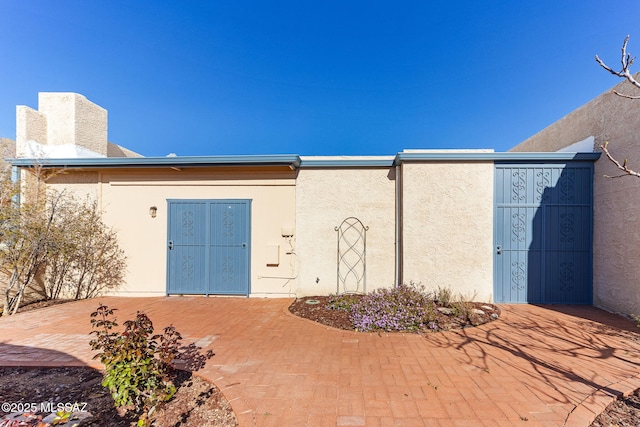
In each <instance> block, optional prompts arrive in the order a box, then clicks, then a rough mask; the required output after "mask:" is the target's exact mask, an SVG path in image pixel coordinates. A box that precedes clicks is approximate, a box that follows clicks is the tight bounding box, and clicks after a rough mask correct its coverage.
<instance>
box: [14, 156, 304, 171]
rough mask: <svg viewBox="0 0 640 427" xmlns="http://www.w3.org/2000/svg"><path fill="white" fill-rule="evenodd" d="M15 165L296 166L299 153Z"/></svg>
mask: <svg viewBox="0 0 640 427" xmlns="http://www.w3.org/2000/svg"><path fill="white" fill-rule="evenodd" d="M7 162H9V163H10V164H11V165H13V166H18V167H33V166H40V167H44V168H153V167H207V166H289V167H290V168H291V169H297V168H298V167H299V166H300V156H298V155H297V154H285V155H264V156H184V157H91V158H69V159H7Z"/></svg>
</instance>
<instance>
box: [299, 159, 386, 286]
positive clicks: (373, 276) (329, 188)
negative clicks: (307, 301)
mask: <svg viewBox="0 0 640 427" xmlns="http://www.w3.org/2000/svg"><path fill="white" fill-rule="evenodd" d="M394 194H395V177H394V175H393V169H391V170H390V169H389V168H358V169H352V168H333V169H331V168H329V169H304V168H303V169H301V170H300V172H299V174H298V180H297V185H296V198H297V204H296V253H297V257H298V262H297V266H298V268H299V272H298V287H297V290H296V294H297V295H298V296H305V295H326V294H329V293H336V290H337V287H336V286H337V232H336V231H335V229H334V228H335V227H336V226H339V225H340V224H341V223H342V221H343V220H344V219H346V218H348V217H351V216H353V217H357V218H358V219H360V221H362V223H363V224H364V225H365V226H368V227H369V230H368V231H367V245H366V251H367V254H366V270H367V277H366V287H367V291H370V290H373V289H376V288H380V287H389V286H392V285H393V283H394V274H395V273H394V265H395V264H394V263H395V260H394V253H395V252H394V251H395V243H394V240H395V225H394V224H395V196H394Z"/></svg>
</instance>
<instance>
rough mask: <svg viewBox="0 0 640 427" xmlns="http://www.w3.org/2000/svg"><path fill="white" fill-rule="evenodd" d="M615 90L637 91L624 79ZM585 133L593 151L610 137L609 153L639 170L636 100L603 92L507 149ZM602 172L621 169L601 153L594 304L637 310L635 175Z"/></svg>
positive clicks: (639, 247) (557, 144) (639, 212)
mask: <svg viewBox="0 0 640 427" xmlns="http://www.w3.org/2000/svg"><path fill="white" fill-rule="evenodd" d="M616 89H617V90H618V91H620V92H623V93H631V94H637V92H634V89H633V88H632V87H630V85H628V84H627V83H622V84H620V85H618V86H616ZM589 136H593V137H594V145H595V147H596V149H597V150H599V147H600V145H601V144H604V143H605V142H606V141H609V146H608V148H609V151H610V152H611V154H612V155H613V156H614V157H616V158H617V159H619V160H620V161H622V160H624V159H625V158H626V159H628V160H627V161H628V165H629V167H631V168H632V169H635V170H640V149H639V147H640V100H631V99H626V98H621V97H619V96H617V95H615V94H613V93H605V94H603V95H601V96H599V97H597V98H595V99H594V100H592V101H591V102H589V103H587V104H585V105H584V106H582V107H581V108H579V109H577V110H575V111H574V112H572V113H570V114H568V115H567V116H565V117H563V118H562V119H560V120H559V121H557V122H556V123H553V124H552V125H550V126H549V127H547V128H546V129H544V130H542V131H541V132H539V133H537V134H536V135H534V136H532V137H531V138H529V139H527V140H526V141H524V142H522V143H521V144H519V145H518V146H516V147H514V148H513V149H512V151H557V150H559V149H561V148H563V147H566V146H568V145H571V144H573V143H575V142H577V141H580V140H583V139H585V138H587V137H589ZM604 175H611V176H615V175H620V172H619V171H618V170H617V169H616V168H615V166H614V165H613V164H612V163H611V162H610V161H609V160H608V159H607V158H606V157H605V156H604V154H603V156H602V157H601V158H600V159H599V160H598V161H597V162H596V163H595V178H594V244H593V257H594V260H593V265H594V272H593V274H594V276H593V281H594V305H596V306H598V307H602V308H604V309H607V310H610V311H615V312H620V313H626V314H640V263H639V262H638V260H639V259H640V226H639V223H640V197H639V196H638V195H639V194H640V180H639V179H638V178H633V177H625V178H618V179H608V178H605V177H604Z"/></svg>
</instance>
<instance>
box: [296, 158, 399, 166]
mask: <svg viewBox="0 0 640 427" xmlns="http://www.w3.org/2000/svg"><path fill="white" fill-rule="evenodd" d="M393 162H394V159H393V158H389V159H302V160H301V161H300V167H301V168H390V167H392V166H393Z"/></svg>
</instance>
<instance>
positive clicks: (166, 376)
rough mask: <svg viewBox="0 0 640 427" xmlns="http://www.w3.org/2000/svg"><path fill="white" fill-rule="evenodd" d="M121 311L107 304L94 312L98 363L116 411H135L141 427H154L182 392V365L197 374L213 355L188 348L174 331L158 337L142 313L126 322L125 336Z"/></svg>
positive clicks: (165, 329)
mask: <svg viewBox="0 0 640 427" xmlns="http://www.w3.org/2000/svg"><path fill="white" fill-rule="evenodd" d="M115 311H116V309H111V308H109V307H107V306H105V305H102V304H101V305H100V306H99V307H98V309H97V310H96V311H95V312H93V313H91V325H92V328H93V330H92V331H91V334H92V335H94V336H95V338H94V339H92V340H91V342H90V344H91V348H92V349H93V350H96V351H98V354H96V355H95V356H94V358H96V359H97V358H99V359H100V361H101V362H102V364H104V366H105V374H104V380H103V382H102V385H103V386H105V387H107V388H108V389H109V391H110V392H111V396H112V397H113V400H114V404H115V406H116V407H118V408H123V409H125V410H126V411H133V412H134V414H135V415H136V416H137V417H138V423H137V425H138V426H149V425H152V424H151V423H152V421H151V416H152V415H153V413H154V412H155V411H156V410H157V409H159V408H160V407H161V406H162V405H164V404H165V403H166V402H167V401H169V400H170V399H171V398H172V397H173V395H174V394H175V392H176V386H175V384H174V380H175V376H176V372H175V365H176V363H178V362H179V363H180V364H181V365H183V367H184V368H185V369H186V370H190V371H196V370H198V369H200V368H202V367H204V365H205V363H206V361H207V359H209V358H211V357H212V356H213V352H212V351H211V350H209V351H207V352H206V353H204V354H202V353H201V352H200V350H201V348H200V347H197V346H196V345H195V344H190V345H188V346H183V345H182V344H181V342H182V336H181V335H180V333H179V332H178V331H177V330H176V329H175V328H174V327H173V326H168V327H166V328H164V333H163V334H157V335H154V334H153V331H154V329H153V323H152V322H151V319H149V317H148V316H147V315H146V314H144V313H142V312H138V313H137V315H136V317H135V319H133V320H128V321H126V322H124V331H123V332H121V333H118V332H115V331H114V328H115V327H117V326H118V324H117V323H116V321H115V318H114V317H113V316H114V312H115Z"/></svg>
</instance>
